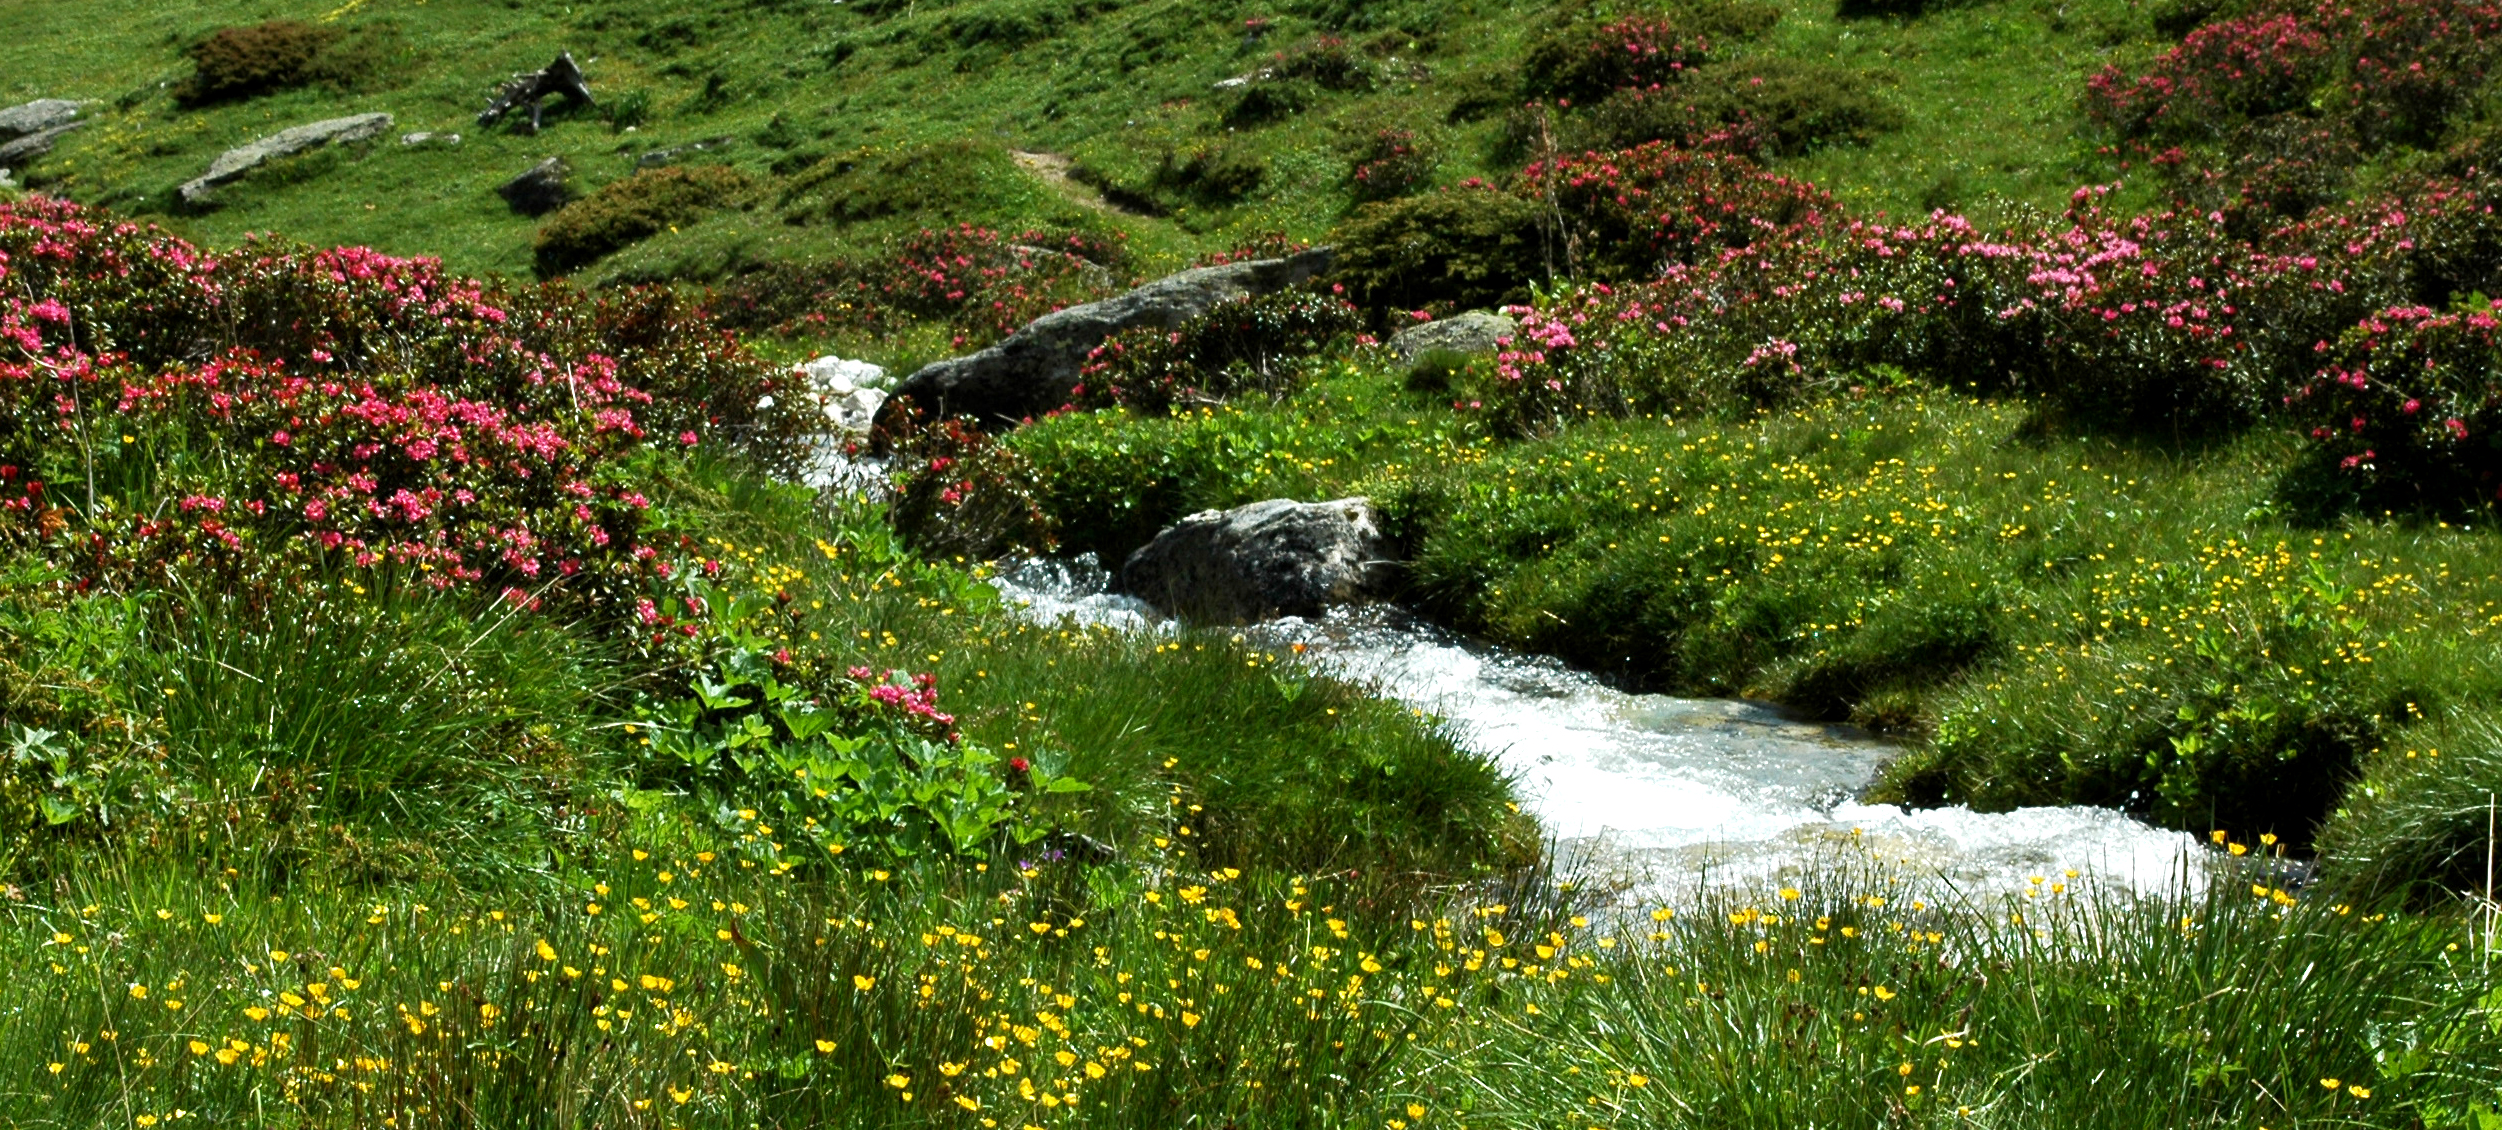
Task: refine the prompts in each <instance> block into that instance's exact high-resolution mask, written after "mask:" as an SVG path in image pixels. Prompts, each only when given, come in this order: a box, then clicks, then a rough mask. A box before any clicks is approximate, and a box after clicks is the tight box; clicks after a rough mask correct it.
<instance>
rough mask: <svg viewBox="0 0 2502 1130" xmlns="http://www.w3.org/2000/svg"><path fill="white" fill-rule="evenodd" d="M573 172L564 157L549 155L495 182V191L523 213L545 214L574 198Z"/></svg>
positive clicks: (525, 214) (514, 208)
mask: <svg viewBox="0 0 2502 1130" xmlns="http://www.w3.org/2000/svg"><path fill="white" fill-rule="evenodd" d="M572 175H573V169H572V168H571V167H570V166H568V165H566V164H565V159H564V158H562V157H550V158H548V159H547V160H544V161H541V162H539V163H538V164H535V165H532V166H530V167H529V168H528V169H526V170H524V171H523V172H522V174H521V175H520V176H517V177H514V178H513V179H511V180H508V181H505V182H504V183H502V184H500V185H497V186H495V194H496V195H497V196H501V197H503V198H504V203H506V204H509V205H512V209H513V211H516V212H519V213H521V214H522V215H524V216H544V215H546V214H548V213H549V212H553V211H555V210H557V209H558V208H562V207H564V206H565V205H566V204H568V203H571V202H572V200H573V184H572V183H571V181H570V179H569V178H570V177H571V176H572Z"/></svg>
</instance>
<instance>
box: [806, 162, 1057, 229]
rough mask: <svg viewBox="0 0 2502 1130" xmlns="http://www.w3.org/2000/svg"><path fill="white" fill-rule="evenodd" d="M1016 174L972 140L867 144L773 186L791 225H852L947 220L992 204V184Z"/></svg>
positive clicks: (996, 203)
mask: <svg viewBox="0 0 2502 1130" xmlns="http://www.w3.org/2000/svg"><path fill="white" fill-rule="evenodd" d="M1017 175H1018V173H1017V172H1016V169H1015V166H1014V165H1013V164H1012V163H1011V162H1010V161H1009V160H1008V155H1007V153H1006V151H1005V150H1003V149H1001V148H1000V147H999V146H996V145H990V144H985V143H982V142H977V141H945V142H938V143H935V144H930V145H904V146H869V147H864V148H861V149H856V150H853V151H851V152H848V153H844V154H840V155H838V156H834V157H829V158H827V159H826V160H824V161H821V162H818V163H817V164H815V165H812V166H810V167H809V168H808V169H807V170H806V171H804V172H801V173H799V174H798V175H796V176H793V177H792V178H791V179H790V180H789V181H788V182H786V183H784V184H782V185H780V186H779V187H778V189H777V196H776V199H777V201H778V203H777V205H776V208H777V210H778V211H779V212H780V214H781V216H782V217H783V219H784V221H785V222H787V223H793V224H834V225H839V224H856V223H861V222H864V221H869V220H877V219H883V218H886V217H889V216H905V215H916V214H917V215H930V216H937V217H941V218H943V219H944V221H945V222H948V223H961V222H966V221H978V220H981V219H984V218H986V217H987V215H989V214H990V213H993V212H996V211H999V210H1000V206H1001V196H1000V188H999V184H1000V182H1001V181H1002V180H1003V179H1008V178H1014V177H1016V176H1017Z"/></svg>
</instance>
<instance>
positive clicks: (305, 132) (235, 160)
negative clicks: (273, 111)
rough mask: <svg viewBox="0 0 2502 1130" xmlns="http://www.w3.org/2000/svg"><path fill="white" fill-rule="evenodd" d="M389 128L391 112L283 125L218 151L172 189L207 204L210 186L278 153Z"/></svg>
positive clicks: (342, 142)
mask: <svg viewBox="0 0 2502 1130" xmlns="http://www.w3.org/2000/svg"><path fill="white" fill-rule="evenodd" d="M390 128H391V115H389V114H357V115H355V116H353V117H346V118H332V119H330V120H328V121H321V122H313V123H310V124H308V125H300V126H296V127H294V128H292V129H283V130H280V131H278V132H277V133H273V134H271V135H269V136H268V137H264V138H262V139H260V140H259V141H255V142H253V143H251V144H249V145H239V146H236V147H235V148H233V149H229V150H227V151H225V152H223V153H220V154H218V155H217V159H216V160H214V161H211V162H209V167H208V171H207V172H205V173H202V174H200V175H199V176H197V177H195V178H193V179H191V180H187V181H184V182H183V183H182V187H180V188H177V189H175V190H174V191H175V192H177V193H179V194H181V196H182V200H183V203H185V204H194V205H197V204H206V203H208V201H209V195H210V190H212V189H214V188H216V187H217V186H218V185H221V184H227V183H229V182H232V181H234V180H235V179H237V178H239V177H241V176H242V175H243V174H245V173H248V172H251V171H252V170H253V169H256V168H259V167H260V166H262V165H263V164H266V163H268V162H270V161H275V160H277V159H278V158H280V157H291V156H294V155H295V154H298V153H302V152H304V151H305V150H308V149H319V148H321V147H322V146H324V145H346V144H351V143H354V142H359V141H371V140H373V139H374V138H377V137H380V136H382V135H383V134H384V133H385V132H388V131H389V130H390Z"/></svg>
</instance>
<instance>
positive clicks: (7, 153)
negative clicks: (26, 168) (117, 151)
mask: <svg viewBox="0 0 2502 1130" xmlns="http://www.w3.org/2000/svg"><path fill="white" fill-rule="evenodd" d="M86 124H87V123H85V122H67V123H64V124H62V125H57V126H53V127H52V128H50V129H40V130H36V131H35V132H33V133H30V134H27V135H26V136H24V137H21V138H18V139H16V140H14V141H10V142H7V143H6V144H0V167H6V166H13V165H16V166H22V165H24V164H26V163H27V162H29V161H32V160H34V159H35V158H37V157H41V156H43V155H44V154H46V153H50V152H52V143H53V142H55V141H59V140H60V139H61V135H62V134H65V133H68V132H69V131H71V130H74V129H77V128H79V127H80V126H83V125H86Z"/></svg>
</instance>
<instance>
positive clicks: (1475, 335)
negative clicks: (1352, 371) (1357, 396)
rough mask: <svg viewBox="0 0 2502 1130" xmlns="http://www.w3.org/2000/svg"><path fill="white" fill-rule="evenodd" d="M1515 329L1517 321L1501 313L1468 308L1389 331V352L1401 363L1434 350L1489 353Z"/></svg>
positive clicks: (1499, 347)
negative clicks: (1440, 317)
mask: <svg viewBox="0 0 2502 1130" xmlns="http://www.w3.org/2000/svg"><path fill="white" fill-rule="evenodd" d="M1519 332H1520V323H1519V322H1516V321H1513V320H1512V319H1510V318H1508V317H1505V316H1504V315H1501V314H1489V313H1487V312H1485V311H1483V310H1471V311H1469V312H1467V313H1465V314H1454V315H1452V316H1450V317H1448V318H1444V319H1442V320H1441V321H1439V322H1426V323H1425V324H1423V325H1421V326H1409V327H1408V328H1406V329H1403V330H1400V331H1399V332H1398V333H1395V334H1392V335H1391V337H1390V351H1391V352H1392V353H1395V354H1397V355H1398V358H1399V360H1400V361H1402V362H1412V361H1414V360H1416V359H1417V358H1419V357H1422V356H1424V355H1425V354H1428V353H1435V352H1449V353H1493V352H1495V351H1496V350H1499V349H1501V348H1502V347H1503V343H1504V342H1506V341H1509V340H1511V338H1512V336H1513V335H1515V334H1518V333H1519Z"/></svg>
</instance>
